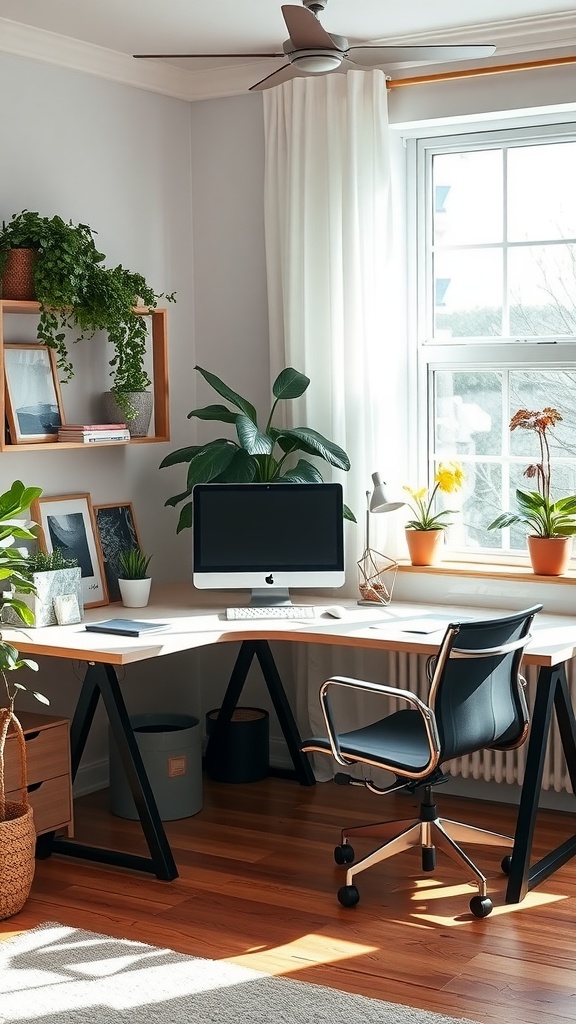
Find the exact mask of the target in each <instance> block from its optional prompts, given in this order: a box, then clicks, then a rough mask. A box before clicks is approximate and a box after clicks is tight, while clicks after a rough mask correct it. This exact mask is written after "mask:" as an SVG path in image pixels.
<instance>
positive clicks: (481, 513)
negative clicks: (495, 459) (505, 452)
mask: <svg viewBox="0 0 576 1024" xmlns="http://www.w3.org/2000/svg"><path fill="white" fill-rule="evenodd" d="M464 470H465V472H466V484H465V488H464V504H463V509H462V523H463V531H462V532H463V536H462V543H461V544H459V545H458V546H459V547H460V548H461V549H462V548H471V549H475V550H480V549H482V548H484V549H488V550H494V549H499V548H501V546H502V538H501V537H500V536H499V533H500V531H499V530H488V529H487V526H488V524H489V523H491V522H492V520H493V519H495V518H496V516H497V515H498V514H499V513H500V512H501V511H502V505H501V500H500V495H501V494H502V467H501V466H500V465H498V464H496V463H482V462H479V463H475V464H472V465H465V466H464ZM454 546H456V545H454Z"/></svg>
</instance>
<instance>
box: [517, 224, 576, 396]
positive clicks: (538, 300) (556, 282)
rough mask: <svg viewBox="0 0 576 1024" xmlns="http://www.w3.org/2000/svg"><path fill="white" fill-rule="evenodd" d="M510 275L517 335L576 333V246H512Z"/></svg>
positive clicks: (562, 334) (564, 334)
mask: <svg viewBox="0 0 576 1024" xmlns="http://www.w3.org/2000/svg"><path fill="white" fill-rule="evenodd" d="M508 275H509V291H510V332H511V334H512V335H513V336H514V337H516V336H520V337H522V336H523V335H526V336H529V337H536V336H544V337H546V336H547V335H561V336H570V335H574V334H576V246H574V245H563V244H560V245H558V244H557V245H547V246H543V245H531V246H521V247H519V248H513V249H510V250H509V254H508ZM548 404H549V403H548Z"/></svg>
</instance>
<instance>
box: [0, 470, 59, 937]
mask: <svg viewBox="0 0 576 1024" xmlns="http://www.w3.org/2000/svg"><path fill="white" fill-rule="evenodd" d="M41 493H42V490H41V488H40V487H24V484H23V483H22V482H21V481H20V480H15V481H14V483H13V484H12V486H11V487H10V489H9V490H8V491H6V492H5V493H4V494H2V495H0V580H2V581H3V582H4V585H7V586H9V587H12V585H15V584H17V585H18V586H19V587H20V588H21V589H22V590H23V591H24V592H30V591H32V590H33V589H34V588H33V584H32V582H31V581H30V579H29V577H28V573H27V557H26V555H25V554H23V553H22V550H21V549H20V546H19V545H20V542H21V541H29V540H34V534H33V533H32V532H31V530H30V526H31V525H32V524H31V523H29V522H27V521H20V518H19V517H21V516H22V515H23V514H24V513H25V512H27V511H28V509H29V507H30V504H31V503H32V501H34V500H35V499H36V498H38V497H39V496H40V494H41ZM0 606H1V607H2V608H7V607H8V608H11V609H12V610H13V611H14V612H15V613H16V614H17V616H18V618H19V620H20V622H22V623H24V624H25V625H27V626H30V625H32V624H33V622H34V615H33V613H32V612H31V611H30V609H29V608H28V607H27V605H26V604H24V602H23V601H21V600H20V599H19V598H18V597H15V596H14V595H13V594H12V593H10V594H9V595H7V594H5V593H2V596H1V598H0ZM21 668H29V669H32V670H33V671H37V670H38V665H37V663H36V662H35V661H30V660H29V659H28V658H20V656H19V654H18V651H17V650H16V648H15V647H14V645H13V644H11V643H8V642H7V641H6V640H4V639H3V638H2V635H1V633H0V676H1V677H2V681H3V684H4V689H5V693H6V698H7V702H8V703H7V707H2V708H0V766H1V767H2V769H3V765H4V748H5V743H6V737H7V735H8V729H9V728H10V727H12V728H13V729H15V730H16V732H17V733H18V735H19V739H20V742H19V750H20V758H21V782H22V784H21V793H22V796H21V800H20V801H14V800H7V799H6V793H5V788H4V771H3V770H2V771H0V920H4V918H6V917H11V916H12V915H13V914H16V913H18V911H19V910H21V909H22V907H23V906H24V903H25V902H26V900H27V898H28V894H29V892H30V887H31V885H32V880H33V878H34V853H35V847H36V832H35V829H34V820H33V815H32V808H31V806H30V804H29V802H28V793H27V787H26V753H25V750H26V744H25V741H24V736H23V733H22V727H21V725H20V722H19V721H18V719H17V718H16V715H15V714H14V703H15V699H16V695H17V692H18V691H19V690H26V687H25V686H24V685H23V684H22V683H14V684H13V685H10V684H9V682H8V674H9V673H12V672H15V671H17V670H18V669H21ZM32 692H33V694H34V696H35V697H36V699H37V700H39V701H41V702H42V703H44V704H48V703H49V701H48V700H47V699H46V697H44V696H43V694H41V693H37V692H36V691H35V690H34V691H32Z"/></svg>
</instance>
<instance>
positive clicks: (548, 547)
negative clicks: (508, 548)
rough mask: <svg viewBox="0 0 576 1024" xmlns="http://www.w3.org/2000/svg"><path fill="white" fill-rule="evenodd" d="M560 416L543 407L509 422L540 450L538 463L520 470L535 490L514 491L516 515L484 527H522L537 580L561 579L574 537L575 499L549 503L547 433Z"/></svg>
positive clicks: (521, 411)
mask: <svg viewBox="0 0 576 1024" xmlns="http://www.w3.org/2000/svg"><path fill="white" fill-rule="evenodd" d="M561 420H562V416H561V415H560V413H559V412H558V409H554V408H552V407H551V406H546V407H545V408H544V409H542V410H541V411H539V412H530V411H529V410H528V409H519V410H518V411H517V412H516V413H514V416H513V417H512V419H511V420H510V430H516V428H517V427H519V428H520V429H522V430H531V431H533V432H534V433H535V434H536V436H537V438H538V443H539V447H540V461H539V462H535V463H532V464H531V465H529V466H527V467H526V469H525V470H524V476H525V477H527V478H528V479H535V480H536V484H537V490H535V491H522V490H520V489H517V490H516V504H517V511H515V512H514V511H511V512H502V513H501V514H500V515H499V516H497V518H496V519H495V520H494V521H493V522H492V523H490V525H489V526H488V529H489V530H502V529H504V528H505V527H507V526H514V525H515V524H517V523H522V524H523V525H524V526H526V527H527V529H528V537H527V543H528V552H529V555H530V561H531V564H532V568H533V570H534V572H535V573H537V574H538V575H540V576H561V575H562V573H564V572H566V569H567V568H568V563H569V561H570V554H571V548H572V536H573V534H575V533H576V495H574V494H572V495H569V496H568V497H566V498H558V499H557V500H556V501H554V500H553V499H552V495H551V490H550V483H551V466H550V443H549V440H548V432H549V431H550V430H551V429H552V428H553V427H554V426H555V425H556V424H557V423H559V422H561Z"/></svg>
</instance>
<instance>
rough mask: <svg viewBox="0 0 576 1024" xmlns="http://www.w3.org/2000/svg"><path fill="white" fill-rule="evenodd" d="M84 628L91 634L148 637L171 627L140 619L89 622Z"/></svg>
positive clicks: (166, 624) (167, 624) (165, 623)
mask: <svg viewBox="0 0 576 1024" xmlns="http://www.w3.org/2000/svg"><path fill="white" fill-rule="evenodd" d="M84 628H85V629H86V630H87V631H88V632H89V633H116V634H117V635H119V636H148V634H149V633H165V632H166V631H167V630H169V629H170V628H171V626H170V623H169V622H146V621H144V620H142V621H140V620H138V619H104V620H103V621H102V622H87V623H86V626H85V627H84Z"/></svg>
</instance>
